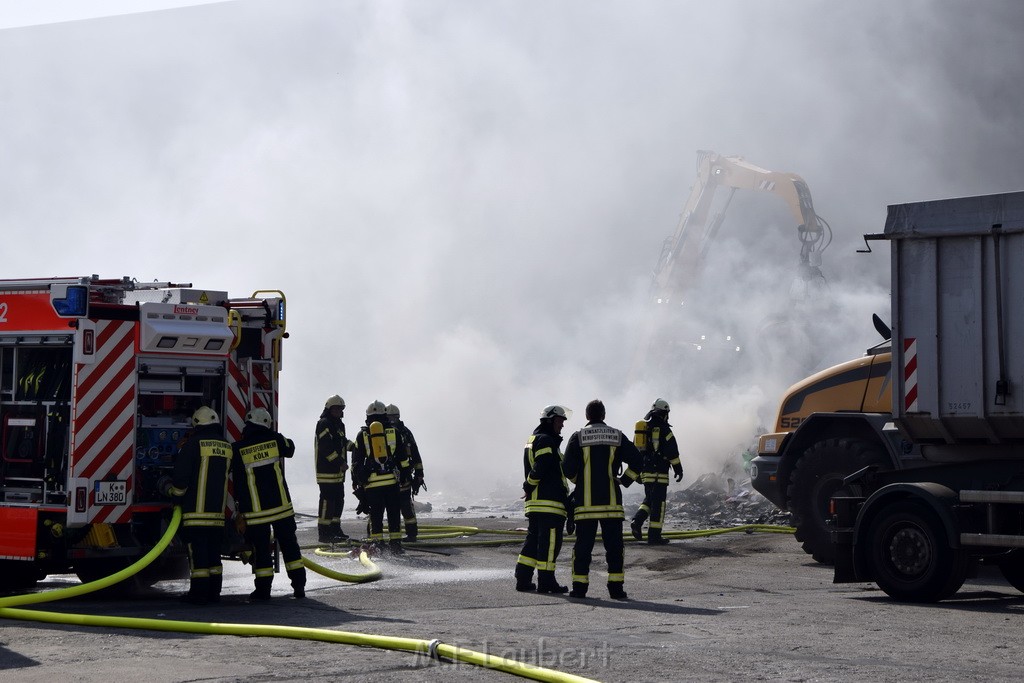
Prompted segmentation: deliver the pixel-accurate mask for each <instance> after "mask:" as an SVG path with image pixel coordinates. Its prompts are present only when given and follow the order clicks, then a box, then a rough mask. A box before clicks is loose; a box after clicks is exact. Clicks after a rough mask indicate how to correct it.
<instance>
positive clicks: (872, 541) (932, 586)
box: [862, 500, 968, 602]
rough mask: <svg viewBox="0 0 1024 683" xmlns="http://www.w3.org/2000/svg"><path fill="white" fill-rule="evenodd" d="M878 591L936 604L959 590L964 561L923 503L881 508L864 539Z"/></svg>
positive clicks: (906, 501) (935, 517)
mask: <svg viewBox="0 0 1024 683" xmlns="http://www.w3.org/2000/svg"><path fill="white" fill-rule="evenodd" d="M862 541H863V542H865V543H866V544H867V546H868V547H869V548H870V557H871V563H872V569H873V576H874V578H875V582H876V583H878V587H879V588H881V589H882V590H883V591H885V592H886V593H887V594H888V595H889V596H890V597H892V598H895V599H896V600H902V601H904V602H938V601H939V600H943V599H945V598H948V597H949V596H951V595H953V594H954V593H956V592H957V591H958V590H960V586H962V585H964V580H965V579H966V578H967V569H968V557H967V554H966V553H964V552H963V551H962V550H961V549H959V548H951V547H950V545H949V542H948V540H947V539H946V532H945V529H944V527H943V525H942V521H941V520H940V519H939V518H938V516H937V515H936V514H935V513H934V512H933V511H932V510H930V509H929V508H928V507H927V506H926V505H924V504H922V503H919V502H915V501H909V500H901V501H897V502H895V503H893V504H891V505H889V506H888V507H886V508H884V509H883V510H881V512H880V513H879V514H878V516H877V517H875V520H874V521H873V522H872V523H871V526H870V529H869V530H868V535H867V537H866V538H864V539H862Z"/></svg>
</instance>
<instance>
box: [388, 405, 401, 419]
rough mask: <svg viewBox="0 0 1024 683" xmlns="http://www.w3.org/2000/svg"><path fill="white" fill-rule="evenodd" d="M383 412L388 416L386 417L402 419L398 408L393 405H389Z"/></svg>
mask: <svg viewBox="0 0 1024 683" xmlns="http://www.w3.org/2000/svg"><path fill="white" fill-rule="evenodd" d="M384 411H385V412H386V413H387V414H388V417H402V414H401V413H400V412H399V411H398V406H396V405H395V404H394V403H389V404H388V405H387V407H386V408H385V409H384Z"/></svg>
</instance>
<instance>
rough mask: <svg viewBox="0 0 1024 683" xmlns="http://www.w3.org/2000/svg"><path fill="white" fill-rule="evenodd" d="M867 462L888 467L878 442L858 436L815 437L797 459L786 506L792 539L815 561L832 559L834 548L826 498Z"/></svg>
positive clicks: (830, 562) (831, 561)
mask: <svg viewBox="0 0 1024 683" xmlns="http://www.w3.org/2000/svg"><path fill="white" fill-rule="evenodd" d="M868 465H879V466H880V468H883V469H889V468H890V467H891V466H890V465H889V459H888V457H887V456H886V455H885V453H884V452H882V450H881V449H880V448H879V447H878V446H876V445H875V444H872V443H871V442H868V441H862V440H859V439H828V440H827V441H819V442H818V443H816V444H814V445H813V446H811V447H810V448H808V449H807V450H806V451H804V454H803V455H802V456H800V459H799V460H797V463H796V467H795V468H794V469H793V474H792V476H791V477H790V479H789V489H788V490H787V497H788V498H789V510H790V513H791V514H792V519H793V522H792V523H793V526H794V527H796V534H795V536H796V540H798V541H800V543H801V544H802V546H803V549H804V552H806V553H807V554H808V555H810V556H811V557H813V558H814V559H815V561H817V562H820V563H822V564H832V563H833V562H835V557H836V551H835V546H833V544H832V538H831V532H830V531H829V527H828V506H829V500H830V499H831V498H832V496H834V495H836V494H837V493H839V492H840V490H841V489H842V486H843V479H844V478H845V477H847V476H849V475H850V474H852V473H854V472H856V471H857V470H859V469H861V468H863V467H867V466H868Z"/></svg>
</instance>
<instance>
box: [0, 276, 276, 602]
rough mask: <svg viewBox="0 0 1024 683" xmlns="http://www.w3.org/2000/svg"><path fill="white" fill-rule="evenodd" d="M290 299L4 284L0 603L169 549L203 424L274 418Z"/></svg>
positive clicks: (169, 287) (232, 430)
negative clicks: (255, 415)
mask: <svg viewBox="0 0 1024 683" xmlns="http://www.w3.org/2000/svg"><path fill="white" fill-rule="evenodd" d="M287 336H288V335H287V333H286V331H285V297H284V294H283V293H282V292H280V291H276V290H270V291H263V290H261V291H257V292H254V293H253V294H252V296H250V297H246V298H240V299H232V298H229V297H228V294H227V292H224V291H215V290H209V289H202V288H194V287H193V286H192V285H191V284H174V283H171V282H139V281H137V280H135V279H132V278H128V277H124V278H121V279H100V278H99V277H97V276H95V275H93V276H91V277H73V278H40V279H28V280H0V448H2V452H0V583H2V585H0V591H2V590H6V589H10V588H21V587H25V586H28V585H32V584H33V583H34V582H35V581H38V580H39V579H41V578H43V577H44V576H46V575H47V574H57V573H71V572H74V573H76V574H78V576H79V577H80V578H82V579H83V580H89V579H93V578H97V577H100V576H106V575H108V574H110V573H112V572H113V571H116V570H118V569H120V568H123V567H124V566H127V565H128V564H130V563H131V562H132V561H134V560H135V559H137V558H138V557H140V556H141V555H143V554H145V553H146V552H147V551H148V550H149V549H151V548H152V547H153V546H154V545H155V544H156V542H157V541H158V540H159V539H160V537H161V536H162V535H163V533H164V531H165V530H166V527H167V521H168V520H169V518H170V512H171V508H172V505H171V503H170V502H169V501H168V500H167V499H165V498H163V497H162V496H161V495H160V493H159V492H158V490H157V481H158V480H159V479H160V477H161V476H163V475H165V474H168V473H170V471H171V470H172V468H173V462H174V457H175V454H176V453H177V451H178V448H179V445H180V444H181V442H182V441H183V440H184V437H185V435H186V432H187V430H188V429H189V421H190V418H191V415H192V413H193V411H194V410H195V409H196V408H198V407H199V406H209V407H211V408H213V409H214V410H216V411H217V413H218V414H219V415H220V416H221V419H222V421H223V423H224V425H225V428H226V431H227V436H228V438H229V439H232V440H233V439H236V438H238V437H239V435H240V434H241V429H242V424H243V421H244V415H245V413H246V412H247V411H248V410H250V409H251V408H266V409H267V410H269V411H270V413H271V415H273V416H274V417H275V421H276V416H277V403H278V401H277V398H278V373H279V372H280V370H281V345H282V341H283V340H284V339H285V338H286V337H287Z"/></svg>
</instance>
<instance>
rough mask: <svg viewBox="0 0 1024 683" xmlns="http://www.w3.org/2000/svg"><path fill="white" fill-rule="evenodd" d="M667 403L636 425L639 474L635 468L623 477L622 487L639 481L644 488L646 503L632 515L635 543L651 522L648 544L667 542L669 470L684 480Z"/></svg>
mask: <svg viewBox="0 0 1024 683" xmlns="http://www.w3.org/2000/svg"><path fill="white" fill-rule="evenodd" d="M668 413H669V405H668V401H666V400H665V399H662V398H659V399H657V400H656V401H655V402H654V403H653V404H652V405H651V409H650V410H649V411H648V412H647V415H646V416H645V417H644V419H643V420H640V421H638V422H637V423H636V432H635V436H634V443H635V444H636V447H637V450H639V451H640V454H641V455H642V456H643V467H642V469H641V471H640V472H639V473H637V472H636V471H634V470H632V469H628V470H626V472H625V473H624V474H623V475H622V480H621V481H622V485H623V486H629V485H630V484H632V483H633V482H634V481H636V480H637V479H639V480H640V483H642V484H643V485H644V502H643V504H642V505H641V506H640V509H639V510H637V512H636V514H635V515H633V521H632V522H631V523H630V525H629V528H630V530H631V531H632V532H633V537H634V538H635V539H636V540H638V541H639V540H642V539H643V526H644V522H645V521H647V520H648V519H650V523H649V526H648V529H647V542H648V543H650V544H652V545H663V544H665V543H668V542H669V541H668V539H667V538H663V537H662V535H661V531H662V528H663V526H664V523H665V507H666V501H667V499H668V471H669V468H671V469H672V471H673V473H674V474H675V479H676V481H682V480H683V465H682V463H681V462H680V461H679V443H678V442H677V441H676V438H675V435H674V434H673V433H672V425H670V424H669V423H668Z"/></svg>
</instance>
